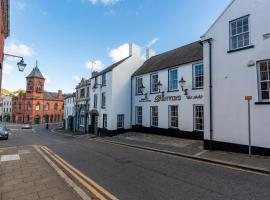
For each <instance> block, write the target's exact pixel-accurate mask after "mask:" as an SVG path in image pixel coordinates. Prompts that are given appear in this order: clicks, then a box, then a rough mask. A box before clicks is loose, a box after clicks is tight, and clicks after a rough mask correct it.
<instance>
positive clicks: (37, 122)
mask: <svg viewBox="0 0 270 200" xmlns="http://www.w3.org/2000/svg"><path fill="white" fill-rule="evenodd" d="M35 124H39V116H35Z"/></svg>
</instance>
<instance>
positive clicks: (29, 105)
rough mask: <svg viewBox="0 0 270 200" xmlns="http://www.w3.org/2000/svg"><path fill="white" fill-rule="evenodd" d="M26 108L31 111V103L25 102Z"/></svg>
mask: <svg viewBox="0 0 270 200" xmlns="http://www.w3.org/2000/svg"><path fill="white" fill-rule="evenodd" d="M27 110H28V111H31V110H32V105H31V103H30V102H28V104H27Z"/></svg>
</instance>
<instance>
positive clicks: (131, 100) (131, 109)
mask: <svg viewBox="0 0 270 200" xmlns="http://www.w3.org/2000/svg"><path fill="white" fill-rule="evenodd" d="M132 82H133V76H131V84H130V85H131V89H130V103H131V104H130V128H131V129H132V119H133V117H132V116H133V98H132V95H133V94H132V85H133V84H132Z"/></svg>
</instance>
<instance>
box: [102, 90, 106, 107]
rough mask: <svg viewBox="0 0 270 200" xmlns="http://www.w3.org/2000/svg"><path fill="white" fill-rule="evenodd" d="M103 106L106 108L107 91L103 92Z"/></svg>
mask: <svg viewBox="0 0 270 200" xmlns="http://www.w3.org/2000/svg"><path fill="white" fill-rule="evenodd" d="M101 107H102V108H106V93H105V92H102V94H101Z"/></svg>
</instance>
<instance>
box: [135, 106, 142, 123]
mask: <svg viewBox="0 0 270 200" xmlns="http://www.w3.org/2000/svg"><path fill="white" fill-rule="evenodd" d="M136 124H137V125H142V107H141V106H137V107H136Z"/></svg>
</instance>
